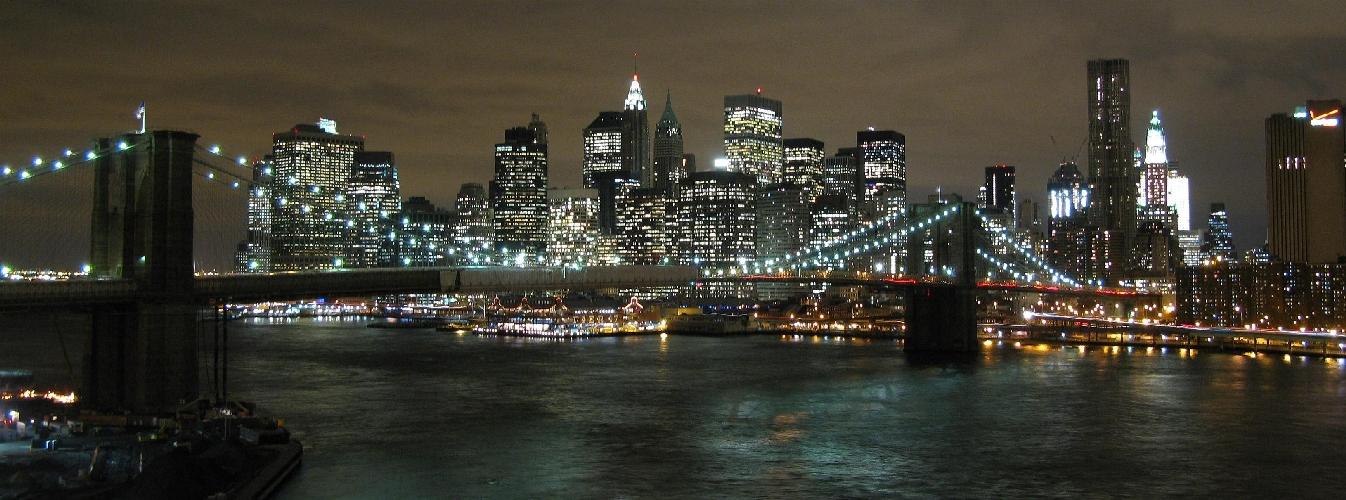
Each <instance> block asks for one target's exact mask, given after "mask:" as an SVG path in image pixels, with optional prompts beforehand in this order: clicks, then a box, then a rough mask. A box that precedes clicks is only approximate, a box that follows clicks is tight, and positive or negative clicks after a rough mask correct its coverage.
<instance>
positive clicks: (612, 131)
mask: <svg viewBox="0 0 1346 500" xmlns="http://www.w3.org/2000/svg"><path fill="white" fill-rule="evenodd" d="M622 123H623V118H622V113H620V112H617V111H604V112H602V113H599V114H598V117H596V118H594V121H592V122H590V123H589V126H588V127H585V128H584V165H583V170H584V172H583V174H584V187H586V188H591V189H593V188H597V187H598V185H597V184H596V183H595V181H594V176H596V175H598V174H606V173H609V172H620V173H621V174H622V177H627V178H629V177H630V176H631V172H630V171H628V170H627V165H628V164H629V163H630V160H629V159H628V158H627V157H626V156H624V154H625V151H624V149H623V148H624V146H623V144H624V142H623V137H624V136H625V127H624V126H623V125H622Z"/></svg>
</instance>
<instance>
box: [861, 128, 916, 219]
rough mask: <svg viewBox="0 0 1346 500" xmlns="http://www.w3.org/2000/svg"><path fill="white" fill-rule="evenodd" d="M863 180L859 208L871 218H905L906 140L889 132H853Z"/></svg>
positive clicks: (868, 130) (893, 132) (904, 137)
mask: <svg viewBox="0 0 1346 500" xmlns="http://www.w3.org/2000/svg"><path fill="white" fill-rule="evenodd" d="M855 137H856V147H857V148H859V150H860V157H859V160H860V173H861V175H862V176H863V179H864V181H863V185H864V200H863V202H862V203H863V206H864V207H865V209H866V212H867V213H868V214H869V215H870V217H872V218H877V217H883V216H885V215H888V214H905V213H906V209H907V138H906V136H904V135H902V134H900V133H897V132H896V131H893V130H874V129H872V128H871V129H867V130H861V131H859V132H856V134H855Z"/></svg>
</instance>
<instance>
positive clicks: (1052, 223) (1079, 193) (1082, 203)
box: [1047, 163, 1092, 280]
mask: <svg viewBox="0 0 1346 500" xmlns="http://www.w3.org/2000/svg"><path fill="white" fill-rule="evenodd" d="M1047 199H1048V217H1047V250H1048V251H1047V258H1048V260H1049V261H1051V263H1052V265H1053V266H1054V267H1056V268H1057V269H1059V270H1060V271H1061V272H1063V273H1065V274H1066V275H1068V276H1070V277H1071V278H1074V279H1077V280H1079V279H1084V277H1087V276H1089V274H1090V269H1089V266H1090V262H1091V260H1092V259H1091V258H1090V255H1089V251H1090V245H1089V234H1088V231H1087V229H1088V226H1089V214H1088V210H1089V187H1088V184H1085V182H1084V177H1083V176H1082V175H1080V169H1079V167H1077V166H1075V164H1074V163H1062V164H1061V166H1060V167H1058V168H1057V169H1056V173H1054V174H1052V178H1051V180H1050V181H1049V182H1048V183H1047Z"/></svg>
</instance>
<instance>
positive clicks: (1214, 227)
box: [1202, 203, 1238, 261]
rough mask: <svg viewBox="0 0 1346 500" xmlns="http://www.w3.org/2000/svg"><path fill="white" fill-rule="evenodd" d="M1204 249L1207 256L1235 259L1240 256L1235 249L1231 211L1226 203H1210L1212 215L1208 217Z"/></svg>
mask: <svg viewBox="0 0 1346 500" xmlns="http://www.w3.org/2000/svg"><path fill="white" fill-rule="evenodd" d="M1202 249H1203V250H1204V253H1205V254H1206V257H1207V258H1211V259H1215V258H1219V259H1224V260H1228V261H1233V260H1235V258H1236V257H1237V256H1238V254H1237V253H1235V250H1234V234H1233V233H1232V232H1231V231H1230V230H1229V212H1226V211H1225V208H1224V203H1211V204H1210V217H1208V218H1207V219H1206V242H1205V243H1204V244H1202Z"/></svg>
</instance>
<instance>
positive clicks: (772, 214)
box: [756, 184, 812, 259]
mask: <svg viewBox="0 0 1346 500" xmlns="http://www.w3.org/2000/svg"><path fill="white" fill-rule="evenodd" d="M810 202H811V200H810V199H809V191H808V189H807V188H805V187H803V186H796V185H793V184H773V185H770V186H766V187H764V188H762V189H761V190H760V191H759V192H758V193H757V249H756V251H757V256H758V257H759V258H762V259H778V258H784V257H785V256H786V254H789V253H793V252H798V251H799V250H801V249H803V248H804V247H805V246H807V245H808V240H809V229H810V228H811V227H812V221H811V220H810V219H811V217H810V213H809V204H810Z"/></svg>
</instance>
